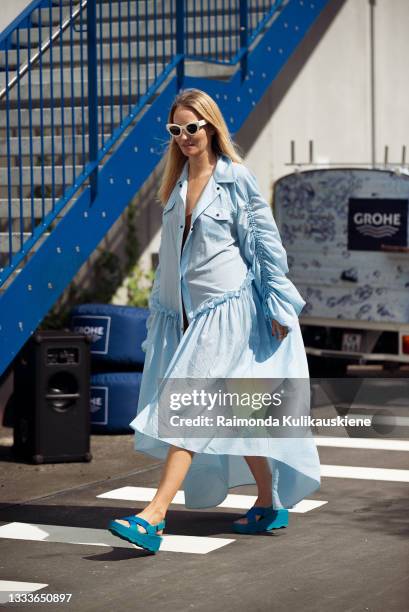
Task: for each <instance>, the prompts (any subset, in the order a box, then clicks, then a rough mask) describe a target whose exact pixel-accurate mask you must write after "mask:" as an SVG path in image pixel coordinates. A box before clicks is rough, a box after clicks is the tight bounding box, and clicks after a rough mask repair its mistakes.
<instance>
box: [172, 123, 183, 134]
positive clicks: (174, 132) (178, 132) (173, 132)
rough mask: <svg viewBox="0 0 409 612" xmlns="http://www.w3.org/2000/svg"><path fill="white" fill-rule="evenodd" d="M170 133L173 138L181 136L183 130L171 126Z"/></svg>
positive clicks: (176, 126)
mask: <svg viewBox="0 0 409 612" xmlns="http://www.w3.org/2000/svg"><path fill="white" fill-rule="evenodd" d="M169 132H170V133H171V134H172V136H180V134H181V132H182V130H181V129H180V127H179V126H178V125H171V126H170V127H169Z"/></svg>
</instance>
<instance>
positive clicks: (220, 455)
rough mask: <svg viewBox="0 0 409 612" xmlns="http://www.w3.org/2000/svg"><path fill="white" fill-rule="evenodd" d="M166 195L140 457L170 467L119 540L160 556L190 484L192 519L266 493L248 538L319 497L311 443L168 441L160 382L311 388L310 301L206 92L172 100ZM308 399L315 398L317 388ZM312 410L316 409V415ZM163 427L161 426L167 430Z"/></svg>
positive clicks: (119, 525) (247, 525)
mask: <svg viewBox="0 0 409 612" xmlns="http://www.w3.org/2000/svg"><path fill="white" fill-rule="evenodd" d="M168 121H169V123H168V124H167V129H168V131H169V132H170V134H171V141H170V144H169V148H168V151H167V156H166V166H165V170H164V175H163V179H162V184H161V187H160V190H159V196H160V199H161V201H162V202H163V203H165V206H164V209H163V226H162V235H161V245H160V250H159V265H158V268H157V271H156V276H155V281H154V284H153V288H152V293H151V296H150V299H149V306H150V315H149V318H148V321H147V329H148V335H147V338H146V340H145V342H144V344H143V348H144V350H146V358H145V364H144V371H143V377H142V383H141V389H140V396H139V402H138V411H137V416H136V417H135V419H134V420H133V421H132V422H131V423H130V425H131V427H132V428H133V429H134V430H135V449H136V450H138V451H143V452H145V453H148V454H150V455H153V456H154V457H158V458H161V459H165V458H166V462H165V466H164V469H163V473H162V477H161V481H160V484H159V487H158V489H157V492H156V494H155V496H154V498H153V500H152V501H151V502H150V503H149V504H148V505H147V506H146V508H145V509H144V510H143V511H142V512H140V513H139V514H137V515H133V516H130V517H124V518H123V519H116V520H115V521H111V522H110V524H109V529H110V530H111V531H112V533H114V534H115V535H118V536H119V537H122V538H124V539H127V540H129V541H131V542H133V543H136V544H137V545H138V546H141V547H142V548H145V549H147V550H151V551H153V552H154V551H156V550H158V548H159V546H160V543H161V540H162V537H161V534H162V533H163V528H164V526H165V515H166V512H167V509H168V507H169V505H170V503H171V502H172V500H173V498H174V496H175V494H176V492H177V491H178V489H179V488H180V487H181V485H182V483H183V484H184V492H185V504H186V507H187V508H207V507H212V506H216V505H218V504H220V503H221V502H222V501H223V500H224V499H225V497H226V495H227V493H228V491H229V488H231V487H235V486H238V485H243V484H253V483H256V484H257V489H258V496H257V499H256V501H255V504H254V506H253V508H251V509H250V510H249V511H248V512H247V514H246V515H245V516H244V517H242V518H240V519H239V520H237V521H235V523H234V524H233V529H234V531H236V532H239V533H255V532H259V531H269V530H271V529H274V528H277V527H283V526H286V525H287V524H288V508H291V507H292V506H293V505H294V504H295V503H297V502H298V501H300V500H301V499H303V498H304V497H305V496H306V495H308V494H310V493H312V492H313V491H315V490H316V489H318V488H319V484H320V473H319V459H318V454H317V449H316V447H315V444H314V441H313V438H312V437H311V436H303V437H300V438H297V439H294V438H283V437H281V438H279V437H261V438H260V437H254V438H251V437H243V438H232V437H230V438H228V437H219V436H220V435H221V434H220V431H219V432H217V430H215V429H213V430H212V432H213V434H212V435H210V434H209V435H208V436H202V437H194V436H193V435H192V436H190V437H189V435H181V434H180V435H178V434H176V437H175V436H173V435H172V436H164V435H163V434H162V435H161V432H160V431H159V427H158V422H159V420H160V418H161V412H162V407H161V410H160V411H158V403H159V399H160V389H161V388H162V387H161V383H160V382H159V384H158V379H164V380H165V381H166V380H168V379H172V380H174V379H182V380H184V381H187V380H189V379H192V378H193V379H195V378H196V379H210V378H211V379H217V378H219V379H253V381H254V380H255V379H260V378H264V379H269V378H272V377H274V378H281V379H287V378H293V379H304V380H307V382H308V378H309V372H308V364H307V359H306V354H305V348H304V344H303V340H302V336H301V331H300V326H299V323H298V315H299V313H300V312H301V310H302V308H303V307H304V305H305V301H304V300H303V299H302V297H301V296H300V294H299V293H298V291H297V289H296V288H295V286H294V285H293V284H292V283H291V281H290V280H289V279H288V278H287V277H286V273H287V272H288V266H287V258H286V253H285V250H284V248H283V246H282V244H281V239H280V236H279V233H278V230H277V226H276V224H275V221H274V218H273V216H272V213H271V209H270V207H269V206H268V204H267V203H266V202H265V200H264V199H263V198H262V196H261V194H260V190H259V187H258V185H257V181H256V179H255V177H254V175H253V174H252V173H251V172H250V171H249V170H248V169H247V168H246V167H245V166H244V165H243V163H242V160H241V158H240V156H239V155H238V154H237V152H236V148H235V146H234V144H233V142H232V141H231V139H230V136H229V132H228V129H227V126H226V123H225V121H224V119H223V117H222V114H221V112H220V109H219V108H218V106H217V104H216V102H215V101H214V100H213V99H212V98H211V97H210V96H209V95H207V94H206V93H205V92H203V91H200V90H197V89H187V90H184V91H182V92H181V93H180V94H179V95H178V96H177V97H176V98H175V100H174V103H173V105H172V108H171V109H170V113H169V119H168ZM308 390H309V386H308ZM308 409H309V403H308ZM162 420H163V418H162Z"/></svg>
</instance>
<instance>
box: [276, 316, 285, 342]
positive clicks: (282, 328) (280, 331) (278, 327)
mask: <svg viewBox="0 0 409 612" xmlns="http://www.w3.org/2000/svg"><path fill="white" fill-rule="evenodd" d="M276 332H277V333H276ZM287 334H288V327H286V326H285V325H280V323H278V322H277V321H275V320H274V319H273V322H272V335H273V336H274V335H277V338H278V339H279V340H280V342H281V340H283V339H284V338H285V337H286V336H287Z"/></svg>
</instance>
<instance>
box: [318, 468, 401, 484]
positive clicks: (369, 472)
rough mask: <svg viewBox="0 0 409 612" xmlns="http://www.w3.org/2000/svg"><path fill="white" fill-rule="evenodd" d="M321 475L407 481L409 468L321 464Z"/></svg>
mask: <svg viewBox="0 0 409 612" xmlns="http://www.w3.org/2000/svg"><path fill="white" fill-rule="evenodd" d="M321 476H326V477H329V478H358V479H360V480H383V481H387V482H409V470H394V469H389V468H372V467H356V466H352V465H321Z"/></svg>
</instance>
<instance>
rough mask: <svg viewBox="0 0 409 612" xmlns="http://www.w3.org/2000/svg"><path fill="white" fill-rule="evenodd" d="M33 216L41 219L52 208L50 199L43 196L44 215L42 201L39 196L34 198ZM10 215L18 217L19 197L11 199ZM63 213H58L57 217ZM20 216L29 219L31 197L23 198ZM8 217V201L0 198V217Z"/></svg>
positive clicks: (14, 217)
mask: <svg viewBox="0 0 409 612" xmlns="http://www.w3.org/2000/svg"><path fill="white" fill-rule="evenodd" d="M33 204H34V218H35V219H42V218H43V216H45V215H47V214H48V213H49V212H50V211H51V210H52V207H53V206H52V199H51V198H44V215H43V201H42V199H41V198H34V201H33ZM11 216H12V218H13V219H19V218H20V216H21V215H20V199H19V198H13V199H12V200H11ZM63 216H64V215H62V214H60V215H58V216H57V219H59V218H61V217H63ZM22 217H23V218H24V219H31V199H28V198H24V199H23V214H22ZM8 218H9V203H8V200H6V199H0V219H8Z"/></svg>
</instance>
